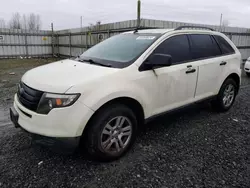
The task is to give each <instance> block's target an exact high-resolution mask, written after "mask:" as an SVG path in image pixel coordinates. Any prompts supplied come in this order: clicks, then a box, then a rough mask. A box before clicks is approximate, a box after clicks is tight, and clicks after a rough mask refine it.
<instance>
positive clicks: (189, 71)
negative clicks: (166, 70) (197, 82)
mask: <svg viewBox="0 0 250 188" xmlns="http://www.w3.org/2000/svg"><path fill="white" fill-rule="evenodd" d="M195 71H196V69H191V70H187V71H186V74H190V73H194V72H195Z"/></svg>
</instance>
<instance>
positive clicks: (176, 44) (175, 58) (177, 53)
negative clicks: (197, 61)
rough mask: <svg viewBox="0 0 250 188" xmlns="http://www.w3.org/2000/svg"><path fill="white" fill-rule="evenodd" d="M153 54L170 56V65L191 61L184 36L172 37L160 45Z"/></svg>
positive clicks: (187, 43)
mask: <svg viewBox="0 0 250 188" xmlns="http://www.w3.org/2000/svg"><path fill="white" fill-rule="evenodd" d="M154 53H160V54H167V55H171V56H172V64H180V63H183V62H186V61H189V60H191V54H190V48H189V42H188V38H187V36H186V35H178V36H173V37H171V38H169V39H167V40H165V41H164V42H163V43H161V44H160V45H159V46H158V47H157V48H156V49H155V51H154Z"/></svg>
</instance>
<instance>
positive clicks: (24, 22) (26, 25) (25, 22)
mask: <svg viewBox="0 0 250 188" xmlns="http://www.w3.org/2000/svg"><path fill="white" fill-rule="evenodd" d="M22 28H23V29H28V24H27V18H26V15H25V14H24V15H23V17H22Z"/></svg>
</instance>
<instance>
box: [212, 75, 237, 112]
mask: <svg viewBox="0 0 250 188" xmlns="http://www.w3.org/2000/svg"><path fill="white" fill-rule="evenodd" d="M230 86H232V87H233V89H232V90H231V92H230V93H233V96H231V97H228V100H225V101H227V102H224V101H223V99H225V93H228V92H227V91H226V90H228V89H229V87H230ZM237 88H238V87H237V84H236V82H235V81H234V80H233V79H232V78H228V79H227V80H225V81H224V83H223V84H222V86H221V88H220V91H219V94H218V95H217V97H216V99H215V100H214V101H212V107H213V108H214V109H215V110H216V111H219V112H226V111H228V110H229V109H230V108H231V107H232V105H233V103H234V101H235V97H236V95H237Z"/></svg>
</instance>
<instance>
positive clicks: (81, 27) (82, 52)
mask: <svg viewBox="0 0 250 188" xmlns="http://www.w3.org/2000/svg"><path fill="white" fill-rule="evenodd" d="M80 25H81V52H82V53H83V49H82V44H83V39H82V33H83V31H82V16H81V23H80Z"/></svg>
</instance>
